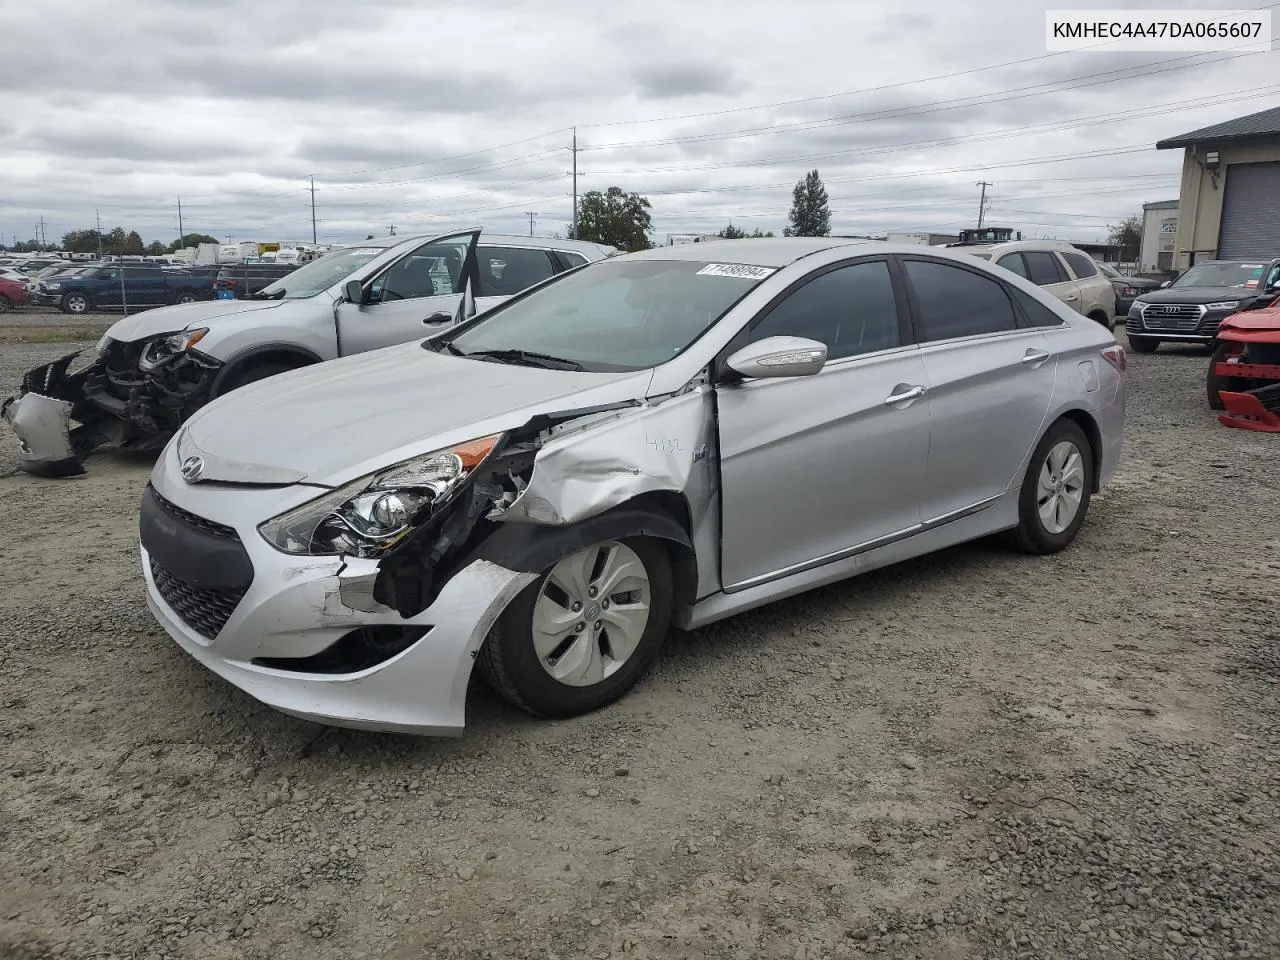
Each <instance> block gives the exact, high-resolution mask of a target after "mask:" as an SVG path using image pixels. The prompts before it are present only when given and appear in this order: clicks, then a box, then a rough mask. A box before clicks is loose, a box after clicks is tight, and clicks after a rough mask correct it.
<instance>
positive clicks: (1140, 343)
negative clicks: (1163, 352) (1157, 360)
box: [1129, 334, 1160, 353]
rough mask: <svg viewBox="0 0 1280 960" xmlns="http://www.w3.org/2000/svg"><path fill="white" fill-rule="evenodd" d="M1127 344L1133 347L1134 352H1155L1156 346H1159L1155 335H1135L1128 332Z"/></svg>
mask: <svg viewBox="0 0 1280 960" xmlns="http://www.w3.org/2000/svg"><path fill="white" fill-rule="evenodd" d="M1129 346H1130V347H1132V348H1133V352H1134V353H1155V352H1156V347H1158V346H1160V341H1159V340H1157V339H1156V338H1155V337H1135V336H1133V335H1132V334H1130V335H1129Z"/></svg>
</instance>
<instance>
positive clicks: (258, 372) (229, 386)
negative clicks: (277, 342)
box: [218, 360, 304, 396]
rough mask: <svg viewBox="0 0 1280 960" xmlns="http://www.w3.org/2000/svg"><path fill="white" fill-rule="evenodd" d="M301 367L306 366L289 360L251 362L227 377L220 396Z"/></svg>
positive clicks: (220, 389) (219, 392) (219, 388)
mask: <svg viewBox="0 0 1280 960" xmlns="http://www.w3.org/2000/svg"><path fill="white" fill-rule="evenodd" d="M300 366H304V364H301V363H291V362H289V361H288V360H260V361H258V362H257V363H254V362H253V361H249V362H248V363H247V364H245V365H244V366H242V367H237V368H236V369H234V370H232V371H231V372H230V373H229V374H228V375H227V379H226V380H224V381H223V382H222V384H221V385H220V386H219V387H218V396H222V395H223V394H224V393H230V392H231V391H232V390H236V389H238V388H240V387H243V386H245V385H247V384H250V383H254V382H256V381H258V380H265V379H267V377H274V376H275V375H276V374H277V373H286V372H288V371H289V370H297V369H298V367H300Z"/></svg>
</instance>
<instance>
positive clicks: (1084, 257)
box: [955, 240, 1116, 330]
mask: <svg viewBox="0 0 1280 960" xmlns="http://www.w3.org/2000/svg"><path fill="white" fill-rule="evenodd" d="M955 249H956V250H957V251H963V252H964V253H967V254H968V255H970V256H974V257H981V258H982V259H983V260H989V261H991V262H992V263H994V264H995V265H996V266H997V267H1003V268H1004V269H1006V270H1009V271H1012V272H1013V273H1016V274H1017V275H1018V276H1020V277H1024V278H1026V279H1027V280H1030V281H1031V282H1032V283H1034V284H1035V285H1036V286H1038V287H1043V288H1044V290H1045V291H1046V292H1047V293H1049V294H1050V295H1052V296H1055V297H1057V298H1058V299H1059V300H1061V301H1062V302H1063V303H1065V304H1066V305H1067V306H1069V307H1070V308H1071V309H1072V310H1074V311H1075V312H1076V313H1078V314H1080V315H1081V316H1085V317H1088V318H1089V319H1090V320H1095V321H1097V322H1098V323H1100V324H1102V325H1103V326H1104V327H1106V328H1107V329H1108V330H1110V329H1111V328H1112V327H1113V326H1115V316H1116V292H1115V288H1114V287H1112V285H1111V281H1110V280H1109V279H1107V277H1106V276H1104V275H1103V274H1102V273H1101V272H1100V271H1099V270H1098V263H1097V261H1096V260H1094V259H1093V257H1091V256H1089V255H1088V254H1087V253H1085V252H1084V251H1083V250H1081V249H1079V248H1078V247H1074V246H1072V245H1071V244H1069V243H1061V242H1059V241H1057V240H1014V241H1011V242H1009V243H996V244H992V245H990V246H985V247H956V248H955Z"/></svg>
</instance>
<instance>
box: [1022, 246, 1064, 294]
mask: <svg viewBox="0 0 1280 960" xmlns="http://www.w3.org/2000/svg"><path fill="white" fill-rule="evenodd" d="M1022 257H1023V259H1024V260H1025V261H1026V262H1027V279H1028V280H1030V281H1031V282H1032V283H1034V284H1035V285H1036V286H1038V287H1043V286H1046V285H1048V284H1050V283H1062V281H1064V280H1066V279H1067V275H1066V274H1065V273H1063V272H1062V267H1060V266H1059V265H1058V261H1057V260H1055V259H1054V256H1053V254H1052V253H1049V252H1047V251H1044V250H1024V251H1023V252H1022Z"/></svg>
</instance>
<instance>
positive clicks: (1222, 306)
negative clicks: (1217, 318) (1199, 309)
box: [1205, 300, 1240, 310]
mask: <svg viewBox="0 0 1280 960" xmlns="http://www.w3.org/2000/svg"><path fill="white" fill-rule="evenodd" d="M1238 306H1240V301H1239V300H1219V301H1218V302H1217V303H1207V304H1205V309H1206V310H1234V309H1235V308H1236V307H1238Z"/></svg>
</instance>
